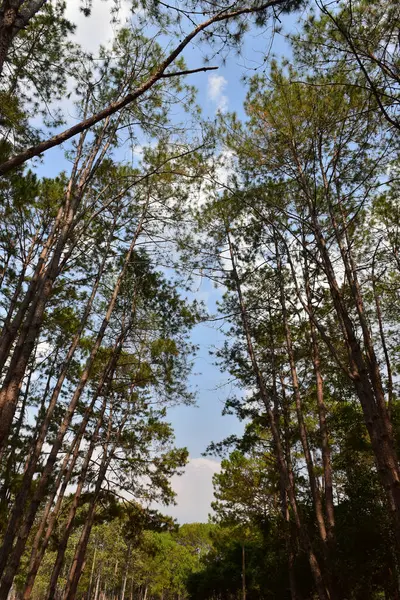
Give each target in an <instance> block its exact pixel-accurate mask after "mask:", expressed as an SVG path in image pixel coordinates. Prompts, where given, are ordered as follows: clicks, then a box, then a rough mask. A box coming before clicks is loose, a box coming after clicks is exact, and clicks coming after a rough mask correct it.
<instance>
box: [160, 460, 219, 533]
mask: <svg viewBox="0 0 400 600" xmlns="http://www.w3.org/2000/svg"><path fill="white" fill-rule="evenodd" d="M220 470H221V464H220V463H219V462H218V461H217V460H213V459H211V458H191V459H189V463H188V464H187V465H186V468H185V472H184V474H183V475H181V476H178V475H175V476H174V477H173V478H172V487H173V489H174V491H175V492H176V502H177V505H176V506H169V507H158V508H159V510H161V512H164V513H165V514H169V515H171V516H172V517H174V518H176V519H177V520H178V521H179V523H196V522H202V523H204V522H207V520H208V515H209V514H210V512H211V502H212V501H213V499H214V494H213V485H212V476H213V475H214V473H219V472H220Z"/></svg>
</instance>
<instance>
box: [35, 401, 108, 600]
mask: <svg viewBox="0 0 400 600" xmlns="http://www.w3.org/2000/svg"><path fill="white" fill-rule="evenodd" d="M106 407H107V393H105V394H104V400H103V404H102V408H101V410H100V414H99V416H98V418H97V423H96V427H95V430H94V432H93V434H92V436H91V439H90V444H89V448H88V449H87V450H86V452H85V459H84V461H83V464H82V469H81V472H80V474H79V479H78V483H77V486H76V490H75V493H74V498H73V500H72V503H71V506H70V509H69V513H68V516H67V520H66V522H65V523H64V524H63V533H62V536H61V539H60V541H59V543H58V546H57V556H56V560H55V562H54V565H53V570H52V573H51V577H50V583H49V588H48V592H47V598H48V600H51V599H52V598H54V594H55V591H56V588H57V582H58V578H59V576H60V573H61V569H62V566H63V563H64V556H65V552H66V550H67V544H68V540H69V537H70V535H71V532H72V528H73V525H74V521H75V516H76V512H77V510H78V508H79V500H80V497H81V494H82V490H83V487H84V485H85V483H86V476H87V473H88V470H89V466H90V462H91V460H92V456H93V452H94V450H95V448H96V445H97V443H98V436H99V432H100V429H101V426H102V425H103V419H104V413H105V410H106Z"/></svg>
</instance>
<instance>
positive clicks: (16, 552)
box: [0, 201, 148, 600]
mask: <svg viewBox="0 0 400 600" xmlns="http://www.w3.org/2000/svg"><path fill="white" fill-rule="evenodd" d="M147 206H148V201H147V203H146V205H145V207H144V210H143V213H142V216H141V218H140V220H139V223H138V226H137V228H136V232H135V234H134V236H133V239H132V242H131V245H130V247H129V249H128V251H127V253H126V255H125V260H124V265H123V267H122V270H121V272H120V274H119V276H118V278H117V282H116V284H115V287H114V290H113V294H112V296H111V299H110V301H109V305H108V308H107V312H106V315H105V317H104V319H103V322H102V324H101V327H100V329H99V332H98V334H97V337H96V340H95V342H94V344H93V347H92V349H91V353H90V356H89V358H88V359H87V362H86V366H85V368H84V370H83V373H82V375H81V378H80V381H79V383H78V386H77V388H76V390H75V392H74V394H73V396H72V398H71V401H70V404H69V406H68V409H67V411H66V413H65V415H64V418H63V421H62V423H61V425H60V427H59V430H58V433H57V436H56V439H55V441H54V443H53V446H52V448H51V450H50V453H49V456H48V459H47V462H46V465H45V467H44V469H43V473H42V476H41V478H40V480H39V482H38V484H37V486H36V489H35V493H34V496H33V499H32V501H31V503H30V506H29V508H28V511H27V514H26V518H25V521H24V522H23V524H22V526H21V528H20V531H19V532H18V539H17V542H16V544H15V546H14V548H13V551H12V552H11V553H10V552H9V549H10V548H11V547H12V543H13V540H14V539H15V537H16V532H15V530H14V523H18V520H19V518H20V515H21V514H22V513H23V511H24V504H22V503H21V502H19V501H18V498H17V501H16V503H15V506H14V511H13V515H12V519H10V523H9V525H8V527H7V531H6V535H5V537H4V541H3V545H2V548H1V552H0V568H1V571H3V570H4V568H5V566H6V564H8V567H7V571H6V572H4V573H3V577H2V582H1V585H0V600H6V598H7V594H8V590H9V588H10V586H11V583H12V581H13V579H14V576H15V574H16V572H17V570H18V567H19V564H20V560H21V556H22V553H23V551H24V549H25V543H26V540H27V537H28V535H29V532H30V530H31V528H32V525H33V523H34V519H35V516H36V513H37V510H38V508H39V506H40V503H41V501H42V499H43V497H44V496H45V494H46V492H47V487H48V481H49V478H50V476H51V474H52V471H53V468H54V465H55V462H56V459H57V455H58V452H59V450H60V448H61V446H62V442H63V440H64V436H65V434H66V432H67V431H68V428H69V425H70V423H71V421H72V418H73V415H74V412H75V409H76V406H77V404H78V401H79V399H80V397H81V394H82V392H83V390H84V388H85V386H86V383H87V381H88V378H89V375H90V372H91V369H92V365H93V362H94V360H95V358H96V356H97V352H98V350H99V348H100V345H101V342H102V340H103V337H104V334H105V332H106V329H107V326H108V323H109V321H110V318H111V315H112V313H113V310H114V307H115V303H116V301H117V298H118V294H119V291H120V287H121V285H122V281H123V278H124V276H125V273H126V270H127V268H128V265H129V263H130V260H131V256H132V253H133V250H134V248H135V246H136V242H137V239H138V236H139V234H140V232H141V230H142V227H143V223H144V219H145V215H146V212H147ZM32 476H33V474H31V477H30V480H29V481H28V484H26V483H25V485H23V486H22V487H21V490H20V494H21V495H22V496H23V497H24V498H26V497H27V495H28V492H29V489H30V482H31V480H32ZM7 559H8V560H7Z"/></svg>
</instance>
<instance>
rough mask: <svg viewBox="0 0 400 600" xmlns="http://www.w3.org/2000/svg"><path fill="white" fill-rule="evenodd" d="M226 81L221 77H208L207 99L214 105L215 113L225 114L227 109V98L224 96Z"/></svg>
mask: <svg viewBox="0 0 400 600" xmlns="http://www.w3.org/2000/svg"><path fill="white" fill-rule="evenodd" d="M227 83H228V82H227V80H226V79H225V77H223V76H222V75H209V76H208V90H207V95H208V98H209V99H210V100H211V101H212V102H214V103H215V104H216V108H217V111H219V112H225V111H226V110H227V108H228V96H226V95H225V94H224V90H225V87H226V85H227Z"/></svg>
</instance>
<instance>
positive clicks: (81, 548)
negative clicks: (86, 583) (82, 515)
mask: <svg viewBox="0 0 400 600" xmlns="http://www.w3.org/2000/svg"><path fill="white" fill-rule="evenodd" d="M128 416H129V415H128V411H127V412H126V414H125V417H124V418H123V419H122V422H121V423H120V424H119V427H118V431H117V432H116V433H115V441H114V443H113V446H112V448H111V449H110V451H108V445H109V441H110V436H111V433H112V419H113V415H112V412H111V414H110V418H109V428H108V432H107V438H106V441H105V444H104V450H103V457H102V461H101V464H100V468H99V474H98V477H97V481H96V486H95V489H94V492H93V496H92V499H91V501H90V505H89V509H88V514H87V517H86V521H85V524H84V526H83V530H82V533H81V536H80V538H79V541H78V543H77V546H76V548H75V554H74V558H73V560H72V565H71V568H70V570H69V574H68V578H67V584H66V586H65V590H64V595H63V600H74V599H75V595H76V590H77V588H78V584H79V580H80V578H81V575H82V571H83V566H84V560H85V554H86V549H87V545H88V543H89V537H90V533H91V531H92V526H93V522H94V516H95V510H96V507H97V501H98V498H99V494H100V491H101V487H102V485H103V482H104V478H105V476H106V473H107V469H108V467H109V464H110V461H111V459H112V457H113V455H114V452H115V449H116V447H117V444H118V441H119V438H120V435H121V433H122V430H123V428H124V425H125V422H126V419H127V418H128ZM49 600H50V598H49Z"/></svg>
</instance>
